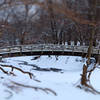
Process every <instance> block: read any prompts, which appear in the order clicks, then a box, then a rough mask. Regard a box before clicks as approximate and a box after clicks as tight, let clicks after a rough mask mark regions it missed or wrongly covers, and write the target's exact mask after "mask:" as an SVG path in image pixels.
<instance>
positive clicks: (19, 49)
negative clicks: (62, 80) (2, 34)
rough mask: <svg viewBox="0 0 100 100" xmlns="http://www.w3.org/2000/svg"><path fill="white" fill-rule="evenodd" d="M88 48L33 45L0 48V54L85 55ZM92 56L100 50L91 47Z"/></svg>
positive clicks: (99, 52)
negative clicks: (43, 53)
mask: <svg viewBox="0 0 100 100" xmlns="http://www.w3.org/2000/svg"><path fill="white" fill-rule="evenodd" d="M87 50H88V46H71V45H58V44H55V45H54V44H48V45H46V44H34V45H17V46H7V47H1V48H0V53H14V52H37V51H53V52H54V51H63V52H83V53H87ZM92 53H93V54H100V49H99V48H95V47H93V51H92Z"/></svg>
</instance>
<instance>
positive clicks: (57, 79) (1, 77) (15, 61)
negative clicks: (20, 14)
mask: <svg viewBox="0 0 100 100" xmlns="http://www.w3.org/2000/svg"><path fill="white" fill-rule="evenodd" d="M34 57H35V56H23V57H12V58H4V59H3V60H2V62H0V64H1V65H12V66H14V67H17V68H21V69H22V70H24V71H27V72H31V73H33V74H34V75H35V77H33V78H32V79H30V77H29V75H28V74H23V73H21V72H20V71H18V70H15V69H14V74H15V75H16V76H13V75H6V74H4V73H3V72H2V71H1V70H0V100H67V99H68V100H89V99H90V100H100V95H94V94H92V93H89V92H85V91H84V90H82V89H79V88H76V84H77V83H79V82H80V74H81V73H82V67H83V64H84V59H82V58H81V57H76V56H75V57H74V56H58V58H57V57H55V56H50V57H48V56H41V57H40V58H38V59H36V60H34ZM34 66H38V67H39V68H43V69H46V68H56V69H62V71H59V72H53V71H38V70H35V68H34ZM2 68H3V67H2ZM4 69H5V70H6V71H10V70H11V69H10V68H4ZM37 80H38V81H37ZM14 82H15V83H19V84H20V85H18V84H15V83H14ZM91 84H92V85H93V87H94V88H95V89H97V90H100V69H96V70H95V71H94V72H93V73H92V76H91ZM21 85H24V86H21ZM25 86H26V87H25ZM32 87H40V88H42V89H47V88H49V89H50V90H53V91H54V92H56V94H57V95H55V94H54V93H53V92H52V91H43V90H41V89H38V90H34V88H32Z"/></svg>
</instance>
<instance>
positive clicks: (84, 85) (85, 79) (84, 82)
mask: <svg viewBox="0 0 100 100" xmlns="http://www.w3.org/2000/svg"><path fill="white" fill-rule="evenodd" d="M87 68H88V67H87V66H86V65H85V64H84V66H83V73H82V75H81V85H78V86H77V87H78V88H80V89H85V91H89V92H91V93H93V94H100V92H99V91H97V90H96V89H94V88H93V86H92V85H91V84H90V76H91V74H92V72H93V71H94V70H95V68H96V64H95V65H94V67H93V68H92V69H91V70H90V71H87Z"/></svg>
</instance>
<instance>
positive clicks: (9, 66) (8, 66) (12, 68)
mask: <svg viewBox="0 0 100 100" xmlns="http://www.w3.org/2000/svg"><path fill="white" fill-rule="evenodd" d="M1 66H3V67H7V68H11V72H13V70H14V69H16V70H18V71H20V72H22V73H24V74H28V75H29V77H30V78H31V79H32V77H33V76H34V77H35V75H34V74H33V73H30V72H27V71H23V70H22V69H20V68H17V67H14V66H12V65H1Z"/></svg>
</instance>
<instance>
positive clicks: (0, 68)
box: [0, 67, 8, 74]
mask: <svg viewBox="0 0 100 100" xmlns="http://www.w3.org/2000/svg"><path fill="white" fill-rule="evenodd" d="M0 70H1V71H2V72H3V73H5V74H8V71H5V70H4V69H3V68H2V67H0Z"/></svg>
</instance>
